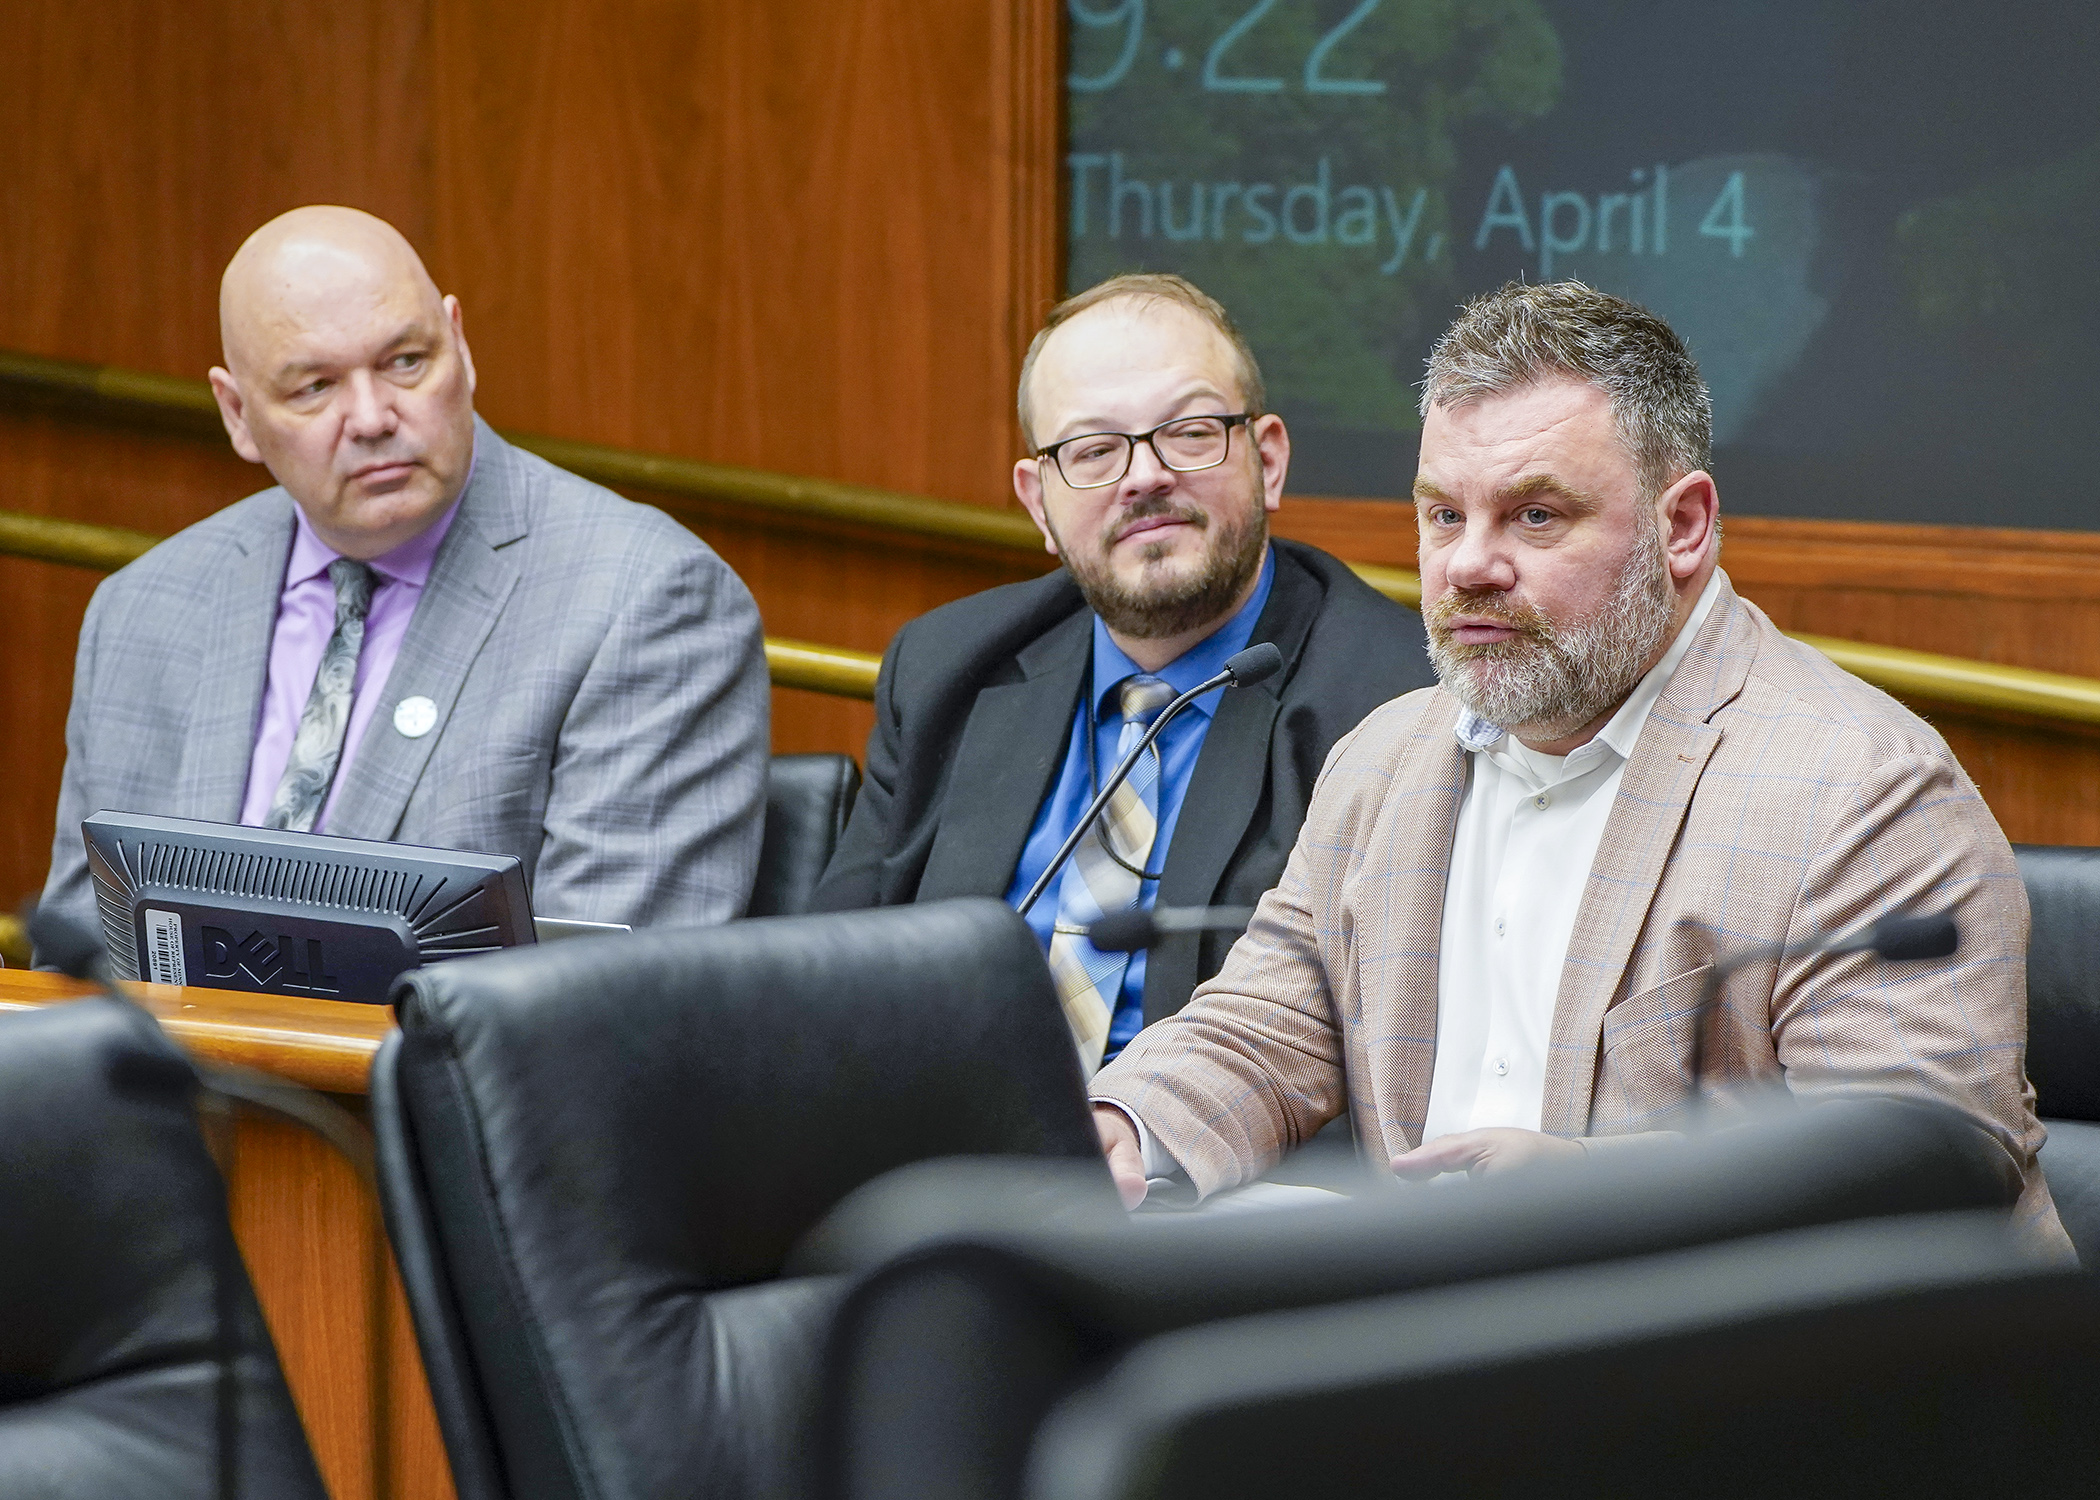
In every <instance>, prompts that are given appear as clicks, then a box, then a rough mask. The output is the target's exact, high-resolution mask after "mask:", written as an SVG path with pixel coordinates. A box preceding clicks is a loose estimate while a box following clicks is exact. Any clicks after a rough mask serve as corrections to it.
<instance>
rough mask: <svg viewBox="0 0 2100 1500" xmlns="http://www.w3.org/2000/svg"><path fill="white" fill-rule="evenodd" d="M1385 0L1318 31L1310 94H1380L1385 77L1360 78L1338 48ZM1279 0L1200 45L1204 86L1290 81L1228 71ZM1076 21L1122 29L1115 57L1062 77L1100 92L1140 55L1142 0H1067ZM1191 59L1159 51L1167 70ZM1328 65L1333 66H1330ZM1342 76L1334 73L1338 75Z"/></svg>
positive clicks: (1275, 88)
mask: <svg viewBox="0 0 2100 1500" xmlns="http://www.w3.org/2000/svg"><path fill="white" fill-rule="evenodd" d="M1383 3H1384V0H1361V3H1360V4H1358V5H1357V6H1356V8H1355V9H1354V10H1352V11H1350V12H1349V14H1348V15H1347V16H1345V17H1343V18H1342V20H1341V22H1340V24H1338V25H1336V26H1333V27H1331V28H1329V29H1328V30H1327V31H1326V32H1324V33H1322V34H1321V36H1320V38H1319V40H1317V41H1316V42H1314V43H1313V45H1312V46H1311V48H1310V49H1308V50H1307V52H1306V54H1305V65H1304V68H1303V70H1302V71H1301V73H1300V74H1299V78H1300V79H1301V80H1302V84H1303V87H1304V89H1305V92H1307V93H1308V94H1382V93H1384V92H1385V89H1386V82H1385V80H1384V79H1382V78H1359V77H1349V76H1346V75H1347V59H1346V56H1337V55H1336V53H1337V50H1338V49H1340V48H1341V47H1342V46H1343V44H1344V43H1345V42H1346V41H1347V39H1348V37H1349V34H1350V33H1351V32H1353V31H1355V30H1356V28H1357V27H1358V26H1360V25H1362V24H1363V22H1364V21H1365V20H1366V19H1367V18H1368V17H1369V16H1370V14H1371V13H1372V12H1373V11H1375V10H1377V9H1378V7H1379V6H1380V5H1381V4H1383ZM1276 4H1277V0H1255V3H1254V4H1253V5H1251V6H1249V7H1248V8H1247V9H1246V10H1245V11H1244V12H1243V13H1242V14H1241V15H1240V16H1238V17H1237V18H1236V19H1235V20H1233V21H1232V22H1231V24H1230V25H1228V26H1226V27H1225V29H1224V30H1222V31H1220V32H1219V33H1218V34H1217V37H1216V39H1215V40H1213V41H1212V42H1211V43H1210V45H1209V46H1208V47H1207V48H1205V49H1204V52H1203V63H1202V68H1201V72H1200V74H1199V75H1198V76H1199V78H1200V81H1201V83H1202V86H1203V87H1204V88H1206V89H1208V90H1210V91H1211V92H1213V93H1219V94H1279V93H1282V92H1283V91H1284V89H1285V88H1286V87H1288V80H1286V79H1284V78H1282V77H1278V76H1275V75H1269V74H1260V73H1241V72H1235V71H1232V65H1231V63H1230V61H1229V57H1230V54H1231V53H1232V51H1233V49H1234V47H1235V46H1237V45H1238V44H1239V43H1240V42H1241V41H1242V40H1244V39H1245V38H1246V37H1247V34H1248V33H1249V32H1251V31H1253V30H1254V28H1255V27H1257V26H1259V25H1260V24H1261V23H1262V21H1263V19H1264V18H1265V17H1267V16H1268V14H1269V12H1270V11H1272V10H1274V9H1275V8H1276ZM1068 8H1069V10H1070V12H1071V16H1072V22H1073V25H1074V26H1075V27H1087V28H1090V29H1093V30H1096V31H1102V32H1109V31H1114V30H1117V29H1120V30H1121V32H1122V37H1121V40H1120V44H1119V45H1118V47H1117V50H1116V52H1115V56H1114V59H1113V61H1111V62H1110V63H1109V65H1108V67H1107V69H1106V70H1105V71H1103V72H1100V73H1097V74H1093V75H1091V76H1087V75H1082V74H1080V73H1077V72H1074V73H1072V74H1070V75H1069V76H1068V77H1067V78H1066V80H1065V83H1066V86H1067V87H1068V88H1070V89H1071V90H1072V91H1073V92H1074V93H1081V94H1098V93H1104V92H1106V91H1107V90H1109V89H1112V88H1114V87H1115V86H1116V85H1117V84H1119V83H1121V82H1122V81H1123V80H1124V79H1125V78H1127V77H1128V76H1129V74H1130V70H1131V67H1132V65H1133V64H1134V63H1136V62H1137V60H1138V53H1139V50H1140V49H1141V48H1142V47H1143V46H1144V45H1145V0H1123V3H1122V4H1121V5H1112V6H1108V7H1106V8H1104V9H1100V10H1096V9H1095V8H1094V7H1092V6H1090V5H1088V4H1087V3H1086V0H1069V4H1068ZM1190 61H1191V59H1190V57H1189V54H1188V53H1187V52H1186V51H1184V50H1183V49H1182V48H1181V47H1179V46H1175V45H1171V44H1170V45H1168V46H1166V47H1165V48H1163V49H1162V50H1161V52H1160V66H1161V67H1163V68H1165V69H1166V70H1167V71H1168V72H1170V73H1172V72H1179V71H1181V70H1182V69H1183V68H1184V67H1186V66H1187V65H1188V64H1189V62H1190ZM1330 66H1332V67H1333V68H1334V69H1335V70H1336V72H1330V71H1329V70H1330ZM1338 74H1339V75H1340V76H1337V75H1338Z"/></svg>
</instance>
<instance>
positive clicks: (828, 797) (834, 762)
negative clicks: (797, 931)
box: [746, 753, 860, 917]
mask: <svg viewBox="0 0 2100 1500" xmlns="http://www.w3.org/2000/svg"><path fill="white" fill-rule="evenodd" d="M859 794H860V767H859V766H857V765H855V764H854V763H853V757H852V756H850V755H837V754H831V753H826V754H821V755H776V756H774V757H773V759H772V762H771V764H770V765H769V766H768V767H767V768H766V834H765V839H764V841H763V842H762V843H761V844H760V845H759V847H758V879H757V881H756V883H754V884H753V886H752V888H751V905H750V908H749V909H748V911H747V913H746V915H748V916H753V917H791V916H797V915H800V914H801V913H803V912H806V911H808V910H809V898H810V895H811V894H812V893H813V892H814V891H815V890H816V888H817V882H818V881H819V880H822V879H823V878H824V867H825V866H826V865H828V864H830V863H831V852H832V851H833V850H834V849H836V848H838V846H839V837H840V835H842V834H843V833H845V831H846V819H848V818H849V817H851V816H852V815H853V799H854V798H855V797H856V796H858V795H859Z"/></svg>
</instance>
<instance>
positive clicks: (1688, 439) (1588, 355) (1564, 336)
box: [1421, 281, 1714, 499]
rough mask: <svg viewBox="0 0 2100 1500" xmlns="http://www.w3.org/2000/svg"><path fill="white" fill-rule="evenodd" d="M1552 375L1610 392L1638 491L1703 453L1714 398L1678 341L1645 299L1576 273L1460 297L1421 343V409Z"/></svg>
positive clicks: (1702, 460)
mask: <svg viewBox="0 0 2100 1500" xmlns="http://www.w3.org/2000/svg"><path fill="white" fill-rule="evenodd" d="M1554 376H1563V377H1566V378H1568V379H1572V380H1579V381H1582V382H1584V383H1585V384H1588V385H1593V386H1595V387H1597V389H1599V390H1601V391H1603V392H1604V393H1605V395H1607V396H1609V397H1610V398H1611V412H1612V421H1613V424H1614V425H1615V426H1616V427H1617V428H1618V432H1619V441H1620V442H1621V443H1623V444H1624V445H1625V448H1626V454H1627V457H1629V458H1631V459H1632V460H1633V467H1634V473H1635V475H1636V476H1637V477H1638V478H1639V481H1640V486H1641V492H1642V494H1643V495H1644V496H1646V497H1647V498H1649V499H1653V498H1654V497H1655V496H1657V495H1660V494H1661V493H1662V492H1663V491H1664V490H1665V489H1667V488H1668V487H1669V486H1670V485H1671V484H1672V483H1674V482H1675V481H1677V480H1678V479H1681V478H1682V477H1684V476H1685V475H1686V474H1689V473H1691V472H1692V471H1693V470H1695V469H1704V468H1706V467H1707V465H1708V464H1709V463H1710V462H1711V461H1712V447H1713V427H1714V404H1713V398H1712V397H1711V396H1710V395H1708V394H1707V389H1706V382H1705V381H1703V380H1701V379H1700V378H1699V366H1698V364H1697V363H1696V362H1694V360H1693V359H1692V356H1691V352H1690V351H1689V350H1687V349H1686V348H1685V347H1684V340H1682V339H1680V338H1679V337H1678V336H1677V335H1676V334H1675V333H1674V332H1672V331H1671V329H1670V325H1669V324H1667V323H1665V322H1664V321H1663V320H1662V319H1661V318H1658V317H1657V316H1656V315H1655V314H1654V313H1652V312H1649V311H1648V309H1646V308H1645V307H1641V306H1639V305H1637V304H1635V303H1632V302H1628V301H1626V300H1625V299H1624V298H1622V297H1614V296H1612V295H1611V294H1610V293H1608V292H1600V291H1598V290H1596V289H1595V288H1594V287H1588V286H1584V285H1583V284H1582V283H1581V282H1579V281H1549V282H1546V283H1544V284H1543V285H1538V286H1527V285H1525V284H1524V283H1522V282H1517V281H1512V282H1509V283H1508V284H1506V285H1504V286H1502V287H1500V288H1498V289H1497V290H1495V291H1492V292H1489V293H1487V294H1486V295H1485V296H1481V297H1475V298H1474V299H1473V300H1472V301H1471V302H1468V303H1467V304H1466V305H1465V308H1464V310H1462V311H1461V312H1460V313H1459V315H1458V321H1456V322H1455V323H1453V324H1452V325H1451V326H1450V327H1449V328H1448V329H1446V330H1445V331H1444V336H1443V337H1442V338H1440V339H1438V340H1437V341H1436V347H1435V348H1434V349H1432V350H1431V351H1430V352H1429V373H1428V378H1427V379H1425V380H1424V381H1423V382H1422V405H1421V412H1422V415H1423V416H1424V417H1427V416H1428V415H1429V409H1430V408H1431V407H1432V406H1463V405H1465V404H1466V403H1467V402H1470V401H1477V400H1479V399H1481V398H1482V397H1484V396H1499V395H1502V394H1503V393H1505V392H1508V391H1514V390H1518V389H1520V388H1522V387H1524V386H1527V385H1530V384H1532V383H1534V382H1535V381H1539V380H1544V379H1551V378H1552V377H1554Z"/></svg>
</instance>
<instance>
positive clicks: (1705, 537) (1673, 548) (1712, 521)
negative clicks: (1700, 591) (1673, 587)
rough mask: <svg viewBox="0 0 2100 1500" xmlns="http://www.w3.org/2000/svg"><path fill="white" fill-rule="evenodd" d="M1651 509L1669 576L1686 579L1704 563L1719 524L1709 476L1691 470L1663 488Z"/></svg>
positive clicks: (1718, 499) (1717, 499)
mask: <svg viewBox="0 0 2100 1500" xmlns="http://www.w3.org/2000/svg"><path fill="white" fill-rule="evenodd" d="M1655 510H1656V523H1657V525H1658V526H1659V527H1660V528H1661V531H1662V541H1663V555H1664V557H1665V559H1666V560H1667V562H1668V563H1669V568H1670V576H1671V577H1672V578H1674V579H1675V580H1676V581H1677V582H1679V583H1685V582H1688V581H1689V580H1691V579H1692V578H1695V577H1697V576H1698V573H1699V570H1700V569H1701V568H1702V567H1704V566H1705V565H1706V563H1707V560H1708V558H1709V557H1710V556H1711V554H1712V552H1713V548H1714V539H1715V536H1716V534H1717V532H1718V529H1719V526H1720V516H1721V496H1720V493H1719V492H1718V491H1717V490H1716V489H1715V488H1714V477H1713V475H1711V474H1709V473H1707V472H1706V470H1704V469H1694V470H1693V471H1692V472H1691V473H1689V474H1687V475H1685V476H1684V478H1682V479H1680V480H1678V481H1677V482H1676V483H1675V484H1673V485H1671V486H1670V487H1669V488H1668V489H1666V490H1664V491H1663V493H1662V496H1661V498H1660V499H1658V500H1657V501H1656V502H1655Z"/></svg>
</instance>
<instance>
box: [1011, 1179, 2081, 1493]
mask: <svg viewBox="0 0 2100 1500" xmlns="http://www.w3.org/2000/svg"><path fill="white" fill-rule="evenodd" d="M2096 1297H2100V1289H2096V1288H2095V1287H2094V1286H2093V1285H2092V1283H2090V1282H2089V1281H2087V1280H2085V1279H2084V1278H2080V1277H2076V1276H2072V1275H2070V1274H2068V1273H2066V1272H2062V1271H2051V1270H2048V1269H2046V1268H2037V1267H2036V1266H2035V1265H2034V1264H2033V1262H2032V1261H2030V1260H2028V1259H2027V1258H2026V1257H2025V1256H2024V1255H2023V1254H2022V1253H2021V1252H2020V1251H2019V1250H2018V1249H2017V1248H2016V1247H2015V1246H2014V1245H2013V1244H2012V1243H2011V1242H2010V1240H2009V1238H2008V1237H2007V1234H2006V1231H2005V1225H2004V1222H2003V1220H2002V1218H1998V1217H1996V1216H1993V1217H1992V1219H1991V1221H1990V1222H1988V1223H1978V1222H1974V1219H1973V1216H1970V1215H1950V1216H1942V1217H1925V1218H1918V1219H1885V1220H1880V1221H1877V1222H1873V1223H1866V1224H1849V1225H1842V1226H1834V1227H1824V1228H1818V1229H1808V1230H1795V1231H1791V1232H1788V1233H1786V1234H1780V1235H1772V1236H1766V1237H1761V1238H1757V1239H1750V1240H1737V1241H1733V1242H1731V1243H1728V1244H1723V1245H1715V1246H1706V1247H1702V1248H1697V1249H1690V1250H1681V1251H1676V1252H1672V1253H1670V1254H1666V1255H1656V1256H1648V1257H1641V1258H1639V1259H1634V1260H1625V1261H1615V1262H1608V1263H1604V1264H1600V1265H1592V1266H1583V1267H1577V1268H1572V1269H1563V1270H1557V1271H1549V1272H1545V1273H1541V1274H1537V1275H1530V1276H1515V1277H1508V1278H1503V1279H1499V1280H1494V1281H1489V1282H1476V1283H1473V1284H1471V1285H1466V1286H1455V1287H1445V1288H1439V1289H1435V1290H1430V1291H1423V1292H1417V1293H1413V1294H1410V1295H1403V1296H1395V1297H1387V1298H1379V1299H1374V1300H1368V1301H1362V1302H1352V1303H1345V1304H1339V1305H1333V1306H1328V1307H1323V1308H1317V1309H1312V1310H1309V1311H1297V1312H1288V1313H1274V1314H1268V1315H1263V1316H1256V1317H1249V1318H1241V1319H1235V1320H1231V1321H1228V1322H1220V1323H1212V1324H1208V1325H1206V1326H1203V1327H1199V1328H1193V1329H1188V1330H1185V1331H1181V1332H1176V1333H1170V1334H1167V1335H1164V1336H1162V1337H1160V1338H1157V1339H1154V1340H1152V1341H1149V1342H1148V1343H1145V1344H1141V1345H1139V1346H1138V1347H1137V1348H1136V1349H1134V1350H1132V1351H1131V1352H1130V1353H1129V1354H1127V1355H1126V1356H1125V1357H1123V1358H1122V1359H1121V1360H1119V1361H1118V1362H1117V1363H1116V1364H1115V1365H1114V1367H1113V1368H1112V1369H1111V1370H1110V1371H1109V1372H1108V1373H1107V1374H1106V1375H1105V1376H1104V1377H1102V1378H1099V1379H1097V1380H1092V1381H1089V1382H1087V1383H1086V1384H1085V1385H1084V1386H1083V1387H1082V1388H1081V1389H1080V1390H1078V1391H1077V1392H1075V1393H1074V1394H1073V1395H1072V1396H1070V1397H1069V1398H1068V1399H1067V1400H1066V1401H1065V1402H1063V1403H1062V1404H1061V1405H1060V1406H1059V1408H1058V1409H1057V1410H1056V1411H1055V1412H1054V1413H1053V1414H1052V1416H1051V1418H1050V1419H1049V1421H1048V1422H1046V1423H1045V1424H1044V1427H1043V1430H1042V1434H1041V1437H1040V1439H1039V1441H1038V1442H1037V1444H1036V1447H1035V1449H1034V1452H1033V1453H1032V1455H1031V1459H1030V1465H1029V1482H1028V1486H1027V1495H1028V1497H1029V1500H1169V1497H1173V1500H1181V1497H1189V1500H1195V1497H1199V1496H1201V1497H1206V1500H1234V1497H1240V1496H1246V1497H1250V1500H1251V1497H1256V1496H1260V1497H1264V1500H1266V1497H1268V1496H1271V1495H1277V1494H1307V1495H1325V1496H1334V1497H1337V1500H1352V1497H1356V1496H1372V1495H1381V1496H1382V1495H1390V1494H1393V1493H1395V1492H1396V1491H1398V1490H1399V1489H1400V1488H1401V1487H1402V1485H1403V1484H1404V1488H1405V1489H1406V1490H1407V1491H1408V1492H1419V1493H1422V1494H1430V1495H1434V1494H1465V1495H1469V1496H1470V1495H1480V1496H1503V1495H1506V1496H1512V1497H1517V1496H1523V1497H1529V1496H1533V1495H1541V1494H1551V1495H1557V1496H1559V1495H1567V1496H1599V1497H1604V1496H1610V1497H1614V1500H1618V1497H1649V1496H1653V1497H1656V1500H1663V1497H1675V1496H1680V1495H1688V1494H1690V1495H1760V1496H1788V1497H1793V1496H1826V1495H1827V1496H1833V1497H1835V1496H1845V1497H1851V1496H1856V1495H1862V1494H1870V1495H1890V1496H1897V1495H1927V1494H1930V1495H1956V1494H2050V1493H2075V1492H2078V1491H2081V1490H2083V1489H2084V1487H2085V1485H2086V1484H2088V1483H2090V1482H2091V1477H2092V1474H2093V1473H2094V1470H2095V1468H2096V1466H2100V1428H2096V1425H2095V1424H2094V1423H2093V1421H2092V1420H2091V1412H2092V1410H2093V1406H2094V1402H2095V1399H2096V1397H2100V1361H2096V1360H2095V1359H2094V1358H2093V1355H2092V1351H2093V1349H2094V1348H2095V1347H2096V1341H2100V1305H2096ZM1396 1476H1404V1480H1399V1479H1396Z"/></svg>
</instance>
